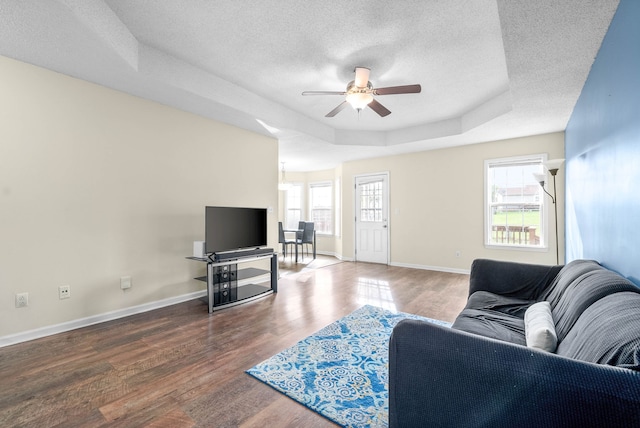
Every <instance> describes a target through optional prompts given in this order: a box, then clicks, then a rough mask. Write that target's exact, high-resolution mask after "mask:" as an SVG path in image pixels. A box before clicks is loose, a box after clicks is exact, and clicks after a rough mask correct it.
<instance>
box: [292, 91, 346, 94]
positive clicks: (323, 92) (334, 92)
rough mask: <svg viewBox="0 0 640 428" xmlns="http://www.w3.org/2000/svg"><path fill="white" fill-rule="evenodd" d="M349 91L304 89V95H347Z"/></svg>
mask: <svg viewBox="0 0 640 428" xmlns="http://www.w3.org/2000/svg"><path fill="white" fill-rule="evenodd" d="M346 94H347V93H346V92H344V91H342V92H340V91H304V92H303V93H302V95H346Z"/></svg>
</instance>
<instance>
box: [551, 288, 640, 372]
mask: <svg viewBox="0 0 640 428" xmlns="http://www.w3.org/2000/svg"><path fill="white" fill-rule="evenodd" d="M556 353H557V354H558V355H562V356H565V357H569V358H574V359H577V360H582V361H587V362H592V363H598V364H608V365H612V366H618V367H624V368H628V369H632V370H638V371H640V294H639V293H634V292H622V293H614V294H610V295H608V296H606V297H603V298H602V299H600V300H598V301H597V302H595V303H593V304H592V305H591V306H589V307H588V308H587V309H585V311H584V313H583V314H582V315H581V316H580V318H579V319H578V320H577V321H576V323H575V325H574V326H573V327H572V328H571V330H570V331H569V333H568V334H567V335H566V337H565V339H564V340H563V341H562V342H560V343H559V344H558V348H557V350H556Z"/></svg>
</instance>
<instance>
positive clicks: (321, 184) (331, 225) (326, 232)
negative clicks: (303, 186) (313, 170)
mask: <svg viewBox="0 0 640 428" xmlns="http://www.w3.org/2000/svg"><path fill="white" fill-rule="evenodd" d="M320 187H328V188H329V191H330V196H329V203H330V205H329V206H328V207H318V208H316V207H314V205H313V189H314V188H320ZM333 192H334V189H333V182H332V181H316V182H312V183H309V221H313V222H314V228H315V230H316V233H317V234H318V235H332V234H333V230H334V219H333V216H334V211H333V207H334V201H333V197H334V193H333ZM316 209H318V210H320V209H322V210H328V211H329V230H322V229H320V228H319V227H318V226H319V224H318V222H317V221H315V219H314V217H313V212H314V211H315V210H316Z"/></svg>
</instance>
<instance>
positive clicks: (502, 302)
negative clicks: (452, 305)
mask: <svg viewBox="0 0 640 428" xmlns="http://www.w3.org/2000/svg"><path fill="white" fill-rule="evenodd" d="M534 303H535V301H533V300H525V299H516V298H514V297H506V296H500V295H497V294H493V293H489V292H488V291H476V292H475V293H473V294H472V295H471V296H470V297H469V300H467V305H466V307H465V309H463V310H462V312H461V313H460V315H458V317H457V318H456V320H455V322H454V323H453V325H452V326H451V327H452V328H455V329H457V330H462V331H466V332H468V333H474V334H479V335H481V336H485V337H490V338H493V339H498V340H503V341H506V342H511V343H516V344H519V345H526V339H525V331H524V314H525V312H526V310H527V308H528V307H529V306H531V305H532V304H534Z"/></svg>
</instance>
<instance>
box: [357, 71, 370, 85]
mask: <svg viewBox="0 0 640 428" xmlns="http://www.w3.org/2000/svg"><path fill="white" fill-rule="evenodd" d="M370 72H371V70H369V69H368V68H366V67H356V79H355V80H354V83H355V84H356V86H357V87H359V88H366V87H367V83H369V73H370Z"/></svg>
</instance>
